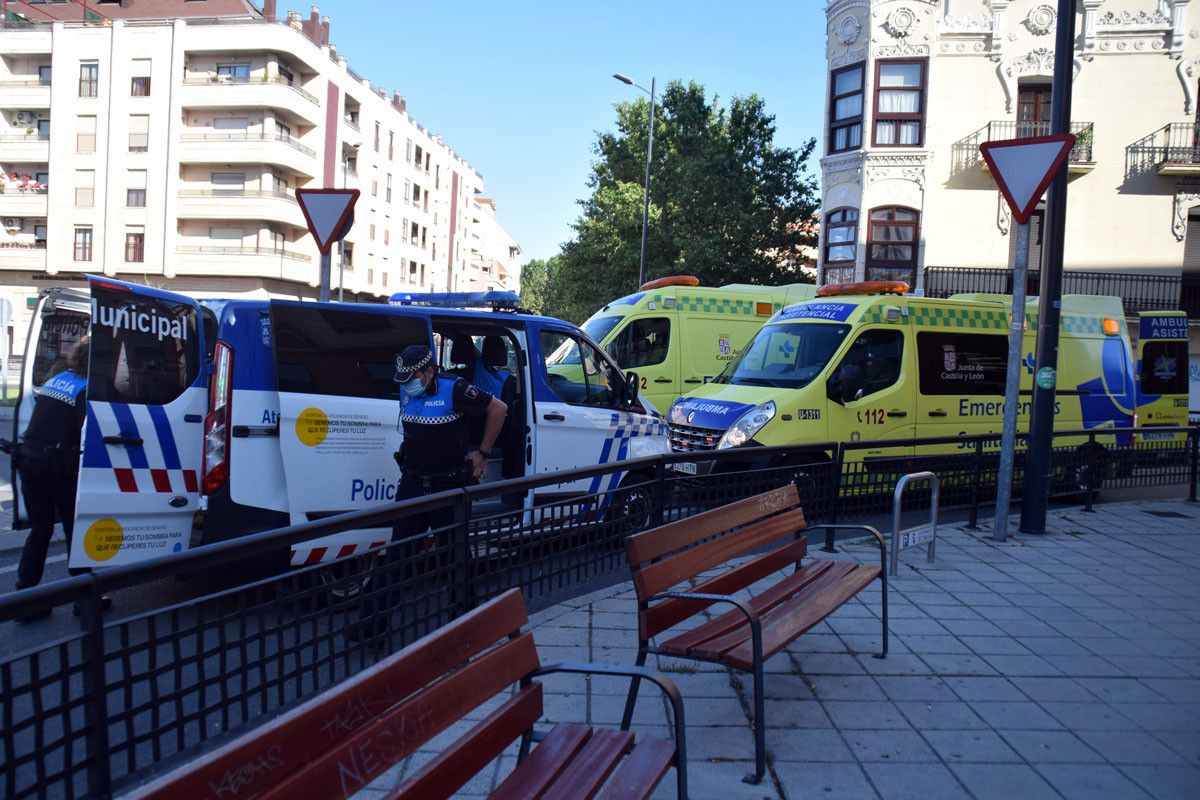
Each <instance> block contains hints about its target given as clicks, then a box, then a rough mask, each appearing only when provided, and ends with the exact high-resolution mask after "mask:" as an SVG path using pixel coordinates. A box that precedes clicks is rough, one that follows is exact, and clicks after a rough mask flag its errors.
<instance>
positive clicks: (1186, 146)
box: [1130, 122, 1200, 168]
mask: <svg viewBox="0 0 1200 800" xmlns="http://www.w3.org/2000/svg"><path fill="white" fill-rule="evenodd" d="M1130 157H1131V159H1132V160H1133V161H1135V162H1137V163H1144V164H1149V165H1153V166H1154V167H1156V168H1157V167H1162V166H1164V165H1167V164H1178V165H1184V166H1187V165H1200V123H1196V122H1171V123H1169V124H1167V125H1164V126H1163V127H1162V128H1159V129H1158V130H1156V131H1155V132H1154V133H1151V134H1150V135H1149V136H1146V137H1144V138H1142V139H1140V140H1138V141H1137V142H1135V143H1134V144H1132V145H1130Z"/></svg>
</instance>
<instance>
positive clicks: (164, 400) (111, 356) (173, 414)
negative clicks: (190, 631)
mask: <svg viewBox="0 0 1200 800" xmlns="http://www.w3.org/2000/svg"><path fill="white" fill-rule="evenodd" d="M88 280H89V283H90V286H91V303H92V307H91V360H90V363H89V367H88V387H87V419H86V421H85V423H84V430H83V452H82V455H81V458H80V469H79V490H78V493H77V495H76V508H75V537H74V540H73V542H72V546H71V557H70V562H69V563H70V565H71V566H72V567H102V566H116V565H118V564H131V563H134V562H137V561H142V560H144V559H147V558H154V557H156V556H161V555H166V554H169V553H178V552H180V551H181V550H184V549H185V548H187V546H188V539H189V537H190V534H191V530H192V518H193V516H194V515H195V513H196V511H197V509H198V507H199V502H200V486H199V474H200V469H201V447H202V444H203V423H204V414H205V411H206V407H207V402H208V401H207V388H206V384H207V373H206V370H205V367H204V352H205V348H204V332H203V327H202V324H201V321H200V307H199V305H198V304H197V303H196V301H195V300H192V299H191V298H189V297H184V296H182V295H178V294H173V293H171V292H164V291H161V290H158V289H151V288H149V287H146V286H137V285H135V284H131V283H124V282H122V281H116V280H112V279H110V278H99V277H95V276H89V279H88Z"/></svg>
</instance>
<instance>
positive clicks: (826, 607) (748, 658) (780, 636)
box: [723, 564, 879, 670]
mask: <svg viewBox="0 0 1200 800" xmlns="http://www.w3.org/2000/svg"><path fill="white" fill-rule="evenodd" d="M878 577H879V567H867V566H863V565H861V564H860V565H857V569H853V570H850V571H849V572H847V573H846V574H845V575H844V576H842V578H841V579H839V580H838V581H837V582H836V583H834V584H832V585H830V586H826V587H825V588H824V589H822V590H820V591H818V592H816V593H808V592H805V593H803V594H800V595H798V596H796V597H794V598H792V599H791V600H789V601H788V602H786V603H784V604H782V605H780V606H779V608H778V611H777V613H776V614H775V615H774V618H773V619H772V622H771V624H770V625H768V626H766V627H765V628H764V629H763V652H765V653H774V652H776V651H778V650H780V649H782V648H784V647H786V646H787V644H788V643H789V642H791V641H793V640H795V639H796V638H797V637H799V636H800V634H802V633H804V632H805V631H807V630H808V629H809V628H811V627H812V626H814V625H816V624H817V623H818V622H820V621H821V620H823V619H825V618H826V617H828V616H829V615H830V614H832V613H833V612H834V611H836V610H837V609H838V608H840V607H841V605H842V604H843V603H845V602H846V601H847V600H849V599H850V598H851V597H853V596H854V595H856V594H858V593H859V592H860V591H862V590H863V589H864V588H866V587H867V586H868V585H870V583H871V581H873V580H875V579H876V578H878ZM723 661H724V662H725V663H726V664H730V665H732V666H735V667H737V668H739V669H744V670H749V669H753V665H754V653H753V650H752V647H751V644H750V642H748V641H747V642H744V643H742V644H740V645H738V646H737V647H736V648H734V649H733V650H730V651H729V652H727V653H725V656H724V658H723Z"/></svg>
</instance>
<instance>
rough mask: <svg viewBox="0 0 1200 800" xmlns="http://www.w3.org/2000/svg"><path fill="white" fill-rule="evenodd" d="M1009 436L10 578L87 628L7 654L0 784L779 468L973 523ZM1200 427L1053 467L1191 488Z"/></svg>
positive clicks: (944, 441) (169, 751) (622, 483)
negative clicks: (21, 580)
mask: <svg viewBox="0 0 1200 800" xmlns="http://www.w3.org/2000/svg"><path fill="white" fill-rule="evenodd" d="M1134 434H1138V437H1139V438H1137V439H1134V438H1133V436H1134ZM1151 437H1155V438H1151ZM999 441H1000V436H999V435H998V434H989V435H983V436H954V437H940V438H927V439H920V440H888V441H882V442H848V443H842V444H835V443H826V444H817V445H812V446H807V447H794V448H788V447H776V448H747V449H742V450H737V449H735V450H724V451H719V452H710V453H704V454H671V455H661V456H655V457H650V458H644V459H639V460H634V461H625V462H618V463H615V464H604V465H598V466H594V467H588V468H585V469H578V470H571V471H567V472H561V473H552V474H547V475H540V476H536V477H531V478H519V479H515V480H508V481H502V482H497V483H491V484H485V485H482V486H475V487H471V488H467V489H458V490H452V491H446V492H442V493H440V494H436V495H431V496H429V497H423V498H418V499H414V500H409V501H405V502H402V503H395V504H390V505H386V506H380V507H376V508H372V509H367V510H362V511H355V512H351V513H348V514H342V515H339V516H335V517H330V518H327V519H323V520H320V521H315V522H308V523H304V524H301V525H296V526H293V527H289V528H283V529H280V530H275V531H267V532H264V533H257V534H252V535H248V536H243V537H241V538H236V539H232V540H229V541H224V542H221V543H218V544H212V545H206V546H203V547H198V548H195V549H192V550H189V551H185V552H182V553H179V554H176V555H171V556H166V557H161V558H157V559H154V560H150V561H146V562H144V563H141V564H136V565H130V566H120V567H112V568H109V569H105V570H101V571H98V572H94V573H91V574H88V575H81V576H76V577H72V578H68V579H66V580H62V581H56V582H53V583H48V584H45V585H42V586H38V587H34V588H31V589H26V590H23V591H20V592H14V593H12V594H9V595H6V596H3V597H0V623H3V622H5V621H8V620H12V619H15V618H18V617H21V616H24V615H28V614H31V613H34V612H38V611H41V610H44V609H48V608H53V607H56V606H64V605H69V604H71V603H75V602H77V603H79V605H80V610H81V614H80V618H79V619H80V630H79V631H78V632H76V633H71V634H68V635H66V636H63V637H61V638H58V639H56V640H54V641H51V642H48V643H46V644H43V645H40V646H38V647H36V648H34V649H31V650H28V651H25V652H16V653H13V652H6V653H5V654H4V655H3V656H0V708H3V709H4V713H3V715H2V716H0V764H3V765H4V767H3V774H2V776H0V780H2V781H3V784H2V788H0V795H2V796H4V797H6V798H8V799H9V800H25V799H26V798H33V797H41V796H47V795H50V796H66V797H74V796H89V797H100V798H105V797H109V796H111V795H112V794H113V793H116V792H121V791H124V790H127V789H129V788H130V787H132V786H134V785H136V784H138V783H141V782H143V781H145V780H146V779H148V778H150V777H152V776H153V774H155V773H160V772H162V771H165V770H168V769H171V768H172V767H174V766H175V765H177V764H179V763H181V762H183V761H184V760H188V759H192V758H195V757H196V755H197V753H199V752H202V751H203V750H204V749H206V748H209V747H212V746H214V745H216V744H218V743H220V742H221V741H224V740H227V739H228V738H229V737H231V736H233V735H236V734H237V733H239V732H241V731H242V730H245V729H246V728H247V727H249V726H251V725H252V724H254V723H255V722H256V721H258V720H259V719H261V718H262V717H264V716H265V715H270V714H275V713H277V712H279V711H280V710H281V709H284V708H286V707H288V706H290V705H292V704H294V703H296V702H297V701H300V700H303V699H305V698H307V697H310V696H312V695H314V694H316V693H317V692H320V691H322V690H323V689H325V688H328V687H329V686H331V685H334V684H336V683H337V682H339V681H341V680H344V679H345V678H346V677H348V676H350V675H353V674H355V673H356V672H358V671H360V670H361V669H363V668H364V667H367V666H369V665H371V664H373V663H375V662H377V661H379V660H380V659H382V658H384V657H386V656H387V655H389V654H390V653H392V652H395V651H396V650H398V649H400V648H402V647H404V646H405V645H407V644H409V643H411V642H413V641H415V640H416V639H417V638H419V637H420V636H422V635H424V634H425V633H428V632H429V631H431V630H434V629H436V628H437V627H439V626H441V625H443V624H445V623H447V622H449V621H450V620H452V619H454V618H455V617H457V616H459V615H461V614H463V613H465V612H466V611H468V610H470V609H471V608H472V607H474V606H475V605H477V604H479V603H480V602H483V601H485V600H487V599H489V598H491V597H494V596H495V595H497V594H499V593H501V592H503V591H505V590H507V589H508V588H510V587H514V586H519V587H521V588H522V590H523V591H524V594H525V596H526V598H527V599H528V601H529V605H530V608H531V610H536V609H537V608H541V607H545V606H547V605H549V604H551V603H554V602H558V601H561V600H563V599H565V598H567V597H571V596H578V595H580V594H583V593H585V592H588V591H592V590H594V589H596V588H599V586H602V585H605V584H608V583H613V582H616V581H619V580H622V579H625V578H626V577H627V575H628V572H627V569H626V559H625V552H624V549H625V539H626V537H627V536H628V535H630V534H631V533H634V532H637V531H640V530H645V529H647V528H649V527H652V526H656V525H660V524H662V523H663V522H667V521H672V520H677V519H683V518H686V517H689V516H692V515H694V514H696V513H699V512H701V511H704V510H708V509H712V508H716V507H719V506H721V505H724V504H727V503H729V502H732V501H735V500H738V499H741V498H744V497H748V496H751V495H754V494H758V493H760V492H763V491H767V490H769V489H773V488H778V487H780V486H784V485H787V484H789V483H794V484H795V485H796V486H797V488H798V489H799V491H800V498H801V503H802V504H803V507H804V510H805V517H806V519H808V520H809V521H810V522H812V523H821V522H828V523H837V522H839V521H844V520H846V519H848V518H854V517H857V518H864V517H872V516H875V517H878V518H886V516H887V515H888V514H889V512H891V511H892V508H893V503H894V501H895V493H894V487H895V486H896V482H897V480H899V478H900V476H902V475H905V474H909V473H911V472H914V471H918V470H928V471H929V472H932V473H933V474H935V475H936V476H937V477H938V486H939V495H940V497H939V500H940V507H941V509H942V510H946V509H949V508H955V507H958V508H960V509H967V510H968V512H969V519H970V524H974V522H975V521H976V520H977V518H978V515H979V509H980V507H981V506H982V505H983V504H986V503H987V502H989V499H991V498H992V497H993V495H994V491H995V486H994V484H995V474H996V470H997V467H998V461H999V457H998V448H999ZM1198 443H1200V428H1197V427H1191V428H1144V429H1139V430H1138V431H1133V430H1129V429H1126V430H1122V431H1114V430H1111V429H1110V430H1101V431H1096V430H1092V431H1068V432H1064V433H1059V434H1056V437H1055V446H1054V450H1053V455H1054V460H1053V462H1052V463H1053V465H1054V476H1053V478H1054V479H1053V481H1052V486H1053V488H1054V490H1055V491H1056V492H1057V493H1060V494H1063V495H1066V494H1077V493H1080V492H1082V493H1084V494H1085V502H1086V503H1087V505H1088V507H1090V505H1091V503H1092V502H1094V500H1095V495H1096V491H1097V490H1098V489H1099V488H1100V487H1101V486H1119V487H1133V486H1150V485H1163V486H1180V487H1181V490H1182V492H1186V494H1187V496H1188V498H1189V499H1191V500H1195V499H1196V481H1197V462H1198V458H1197V455H1198ZM918 448H920V449H921V451H922V453H927V454H928V455H926V454H922V455H917V449H918ZM868 453H869V454H870V455H868ZM1021 455H1023V453H1022V454H1019V456H1018V459H1017V465H1016V474H1015V479H1016V486H1017V489H1016V490H1015V491H1014V493H1013V494H1014V496H1020V494H1021V492H1020V485H1021V479H1022V476H1023V475H1022V469H1023V459H1022V458H1021V457H1020V456H1021ZM748 459H753V461H748ZM681 465H692V466H691V468H689V469H684V467H683V466H681ZM1184 486H1186V489H1182V487H1184ZM576 487H578V488H576ZM555 489H558V490H564V489H576V491H575V493H574V494H573V496H568V497H563V496H562V495H561V494H560V495H559V496H558V497H556V498H552V499H549V500H546V501H545V502H539V503H538V504H536V505H535V506H534V507H533V508H532V509H522V508H521V507H520V506H511V505H510V506H504V505H503V501H505V500H512V499H513V496H514V495H516V496H517V497H523V496H524V495H525V493H526V492H528V491H533V490H543V491H548V490H555ZM930 499H931V498H930V491H929V489H927V488H914V489H912V490H910V491H908V492H906V493H905V494H904V496H903V498H902V501H901V506H902V508H903V509H904V510H916V509H921V508H926V507H928V505H929V502H930ZM435 513H436V514H439V515H441V517H440V518H441V520H442V522H440V523H439V525H440V526H439V527H436V528H435V530H434V531H433V534H432V535H429V536H427V535H425V534H419V535H416V536H407V537H397V539H396V540H395V541H393V542H390V543H388V544H385V545H380V546H377V547H375V548H373V549H372V551H371V552H370V554H368V555H361V554H360V555H356V556H353V557H349V558H344V559H340V560H338V561H336V562H333V563H332V564H315V565H312V566H308V567H303V568H299V569H295V570H291V571H287V572H284V573H282V574H273V575H268V576H266V577H259V578H257V579H256V580H251V581H249V582H247V583H242V584H240V585H239V584H236V583H234V584H233V585H229V584H230V582H231V581H232V580H233V578H232V576H235V575H237V574H239V572H241V573H242V574H244V571H245V570H246V569H248V568H250V565H253V566H254V568H256V569H260V570H261V569H262V565H265V564H278V565H279V566H280V567H283V566H284V565H286V564H287V562H288V556H289V553H290V549H291V547H292V546H293V545H299V544H302V543H304V542H306V541H309V540H312V539H314V538H316V537H321V536H326V535H329V534H333V533H338V532H341V531H346V530H351V529H354V530H362V529H376V530H378V531H379V539H378V541H385V542H386V541H388V539H389V538H390V528H391V526H392V524H393V523H394V522H403V521H404V520H407V519H410V518H411V517H412V516H414V515H422V514H435ZM214 573H215V574H217V575H218V576H220V577H219V578H215V579H212V580H224V581H225V582H226V585H224V586H219V587H218V588H217V589H216V590H215V591H209V592H207V593H202V594H200V596H197V597H191V598H189V599H186V600H184V601H182V602H179V603H176V604H173V605H169V606H166V607H163V608H155V609H152V610H148V611H141V612H137V613H133V614H131V615H129V616H126V617H123V618H119V617H116V615H115V614H110V615H108V616H104V615H102V614H101V597H102V595H104V594H105V593H111V592H116V591H118V590H122V589H127V588H129V587H134V586H141V585H144V584H147V583H148V582H150V581H155V580H160V579H164V578H170V577H173V576H178V575H192V576H198V575H204V574H214ZM243 580H244V578H243ZM120 601H121V598H120V597H119V596H118V597H117V602H118V604H119V603H120ZM118 607H119V605H118ZM629 613H630V615H632V614H634V613H635V609H634V607H633V605H632V604H631V605H630V608H629ZM364 625H366V626H368V627H371V628H376V627H377V631H376V635H377V642H378V644H379V646H378V647H373V646H370V645H369V644H367V643H365V642H363V641H358V640H357V639H355V638H352V637H350V636H348V635H347V632H349V631H354V630H361V628H362V626H364Z"/></svg>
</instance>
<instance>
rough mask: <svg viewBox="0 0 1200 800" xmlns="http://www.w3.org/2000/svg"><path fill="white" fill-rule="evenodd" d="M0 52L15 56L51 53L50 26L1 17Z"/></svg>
mask: <svg viewBox="0 0 1200 800" xmlns="http://www.w3.org/2000/svg"><path fill="white" fill-rule="evenodd" d="M0 33H3V34H4V35H3V36H0V53H3V54H4V55H14V56H37V55H49V54H50V48H51V32H50V26H49V25H47V24H39V23H36V22H26V21H24V20H18V19H0Z"/></svg>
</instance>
